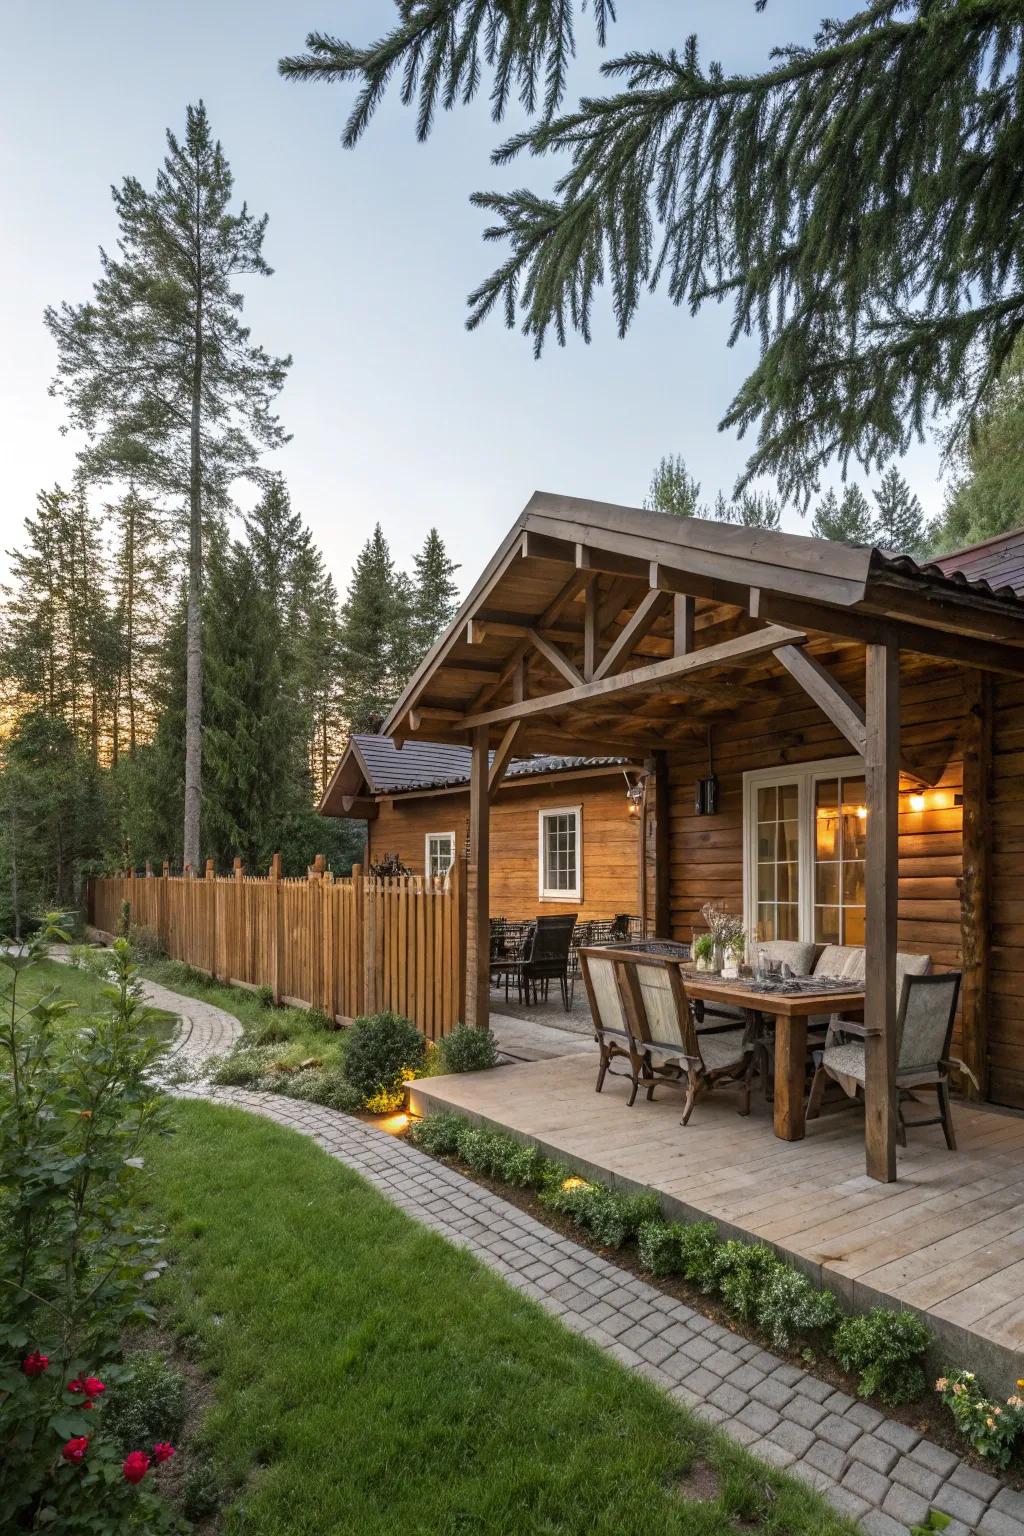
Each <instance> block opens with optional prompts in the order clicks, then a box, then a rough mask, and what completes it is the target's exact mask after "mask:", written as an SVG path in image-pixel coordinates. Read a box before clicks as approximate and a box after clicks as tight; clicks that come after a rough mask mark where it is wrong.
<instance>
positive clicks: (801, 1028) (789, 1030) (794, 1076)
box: [682, 966, 864, 1141]
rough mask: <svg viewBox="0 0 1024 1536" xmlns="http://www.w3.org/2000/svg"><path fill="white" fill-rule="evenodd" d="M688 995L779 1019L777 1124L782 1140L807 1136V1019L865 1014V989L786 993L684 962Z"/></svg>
mask: <svg viewBox="0 0 1024 1536" xmlns="http://www.w3.org/2000/svg"><path fill="white" fill-rule="evenodd" d="M682 970H683V984H684V987H685V989H686V993H687V996H688V997H691V998H693V999H695V1000H697V999H699V1000H700V1001H701V1002H705V1003H708V1002H717V1003H727V1004H728V1005H729V1006H730V1007H733V1008H741V1009H742V1010H743V1012H744V1013H745V1014H747V1015H748V1016H750V1015H754V1014H760V1015H762V1016H763V1017H767V1018H772V1019H774V1020H775V1101H774V1105H773V1109H772V1114H773V1121H774V1129H775V1134H776V1136H778V1137H779V1139H780V1140H781V1141H802V1140H803V1139H804V1135H805V1124H804V1110H805V1076H806V1068H807V1020H808V1019H809V1018H812V1017H813V1016H814V1015H815V1014H831V1013H841V1014H843V1015H844V1016H846V1017H862V1016H863V1013H864V989H863V987H861V988H859V989H858V988H854V989H850V990H846V989H844V988H842V987H836V986H833V987H828V988H826V987H824V986H822V987H821V988H820V989H818V990H815V991H810V990H804V988H803V987H801V988H800V990H799V991H793V992H783V991H779V990H777V989H776V988H771V987H767V988H766V987H759V986H758V984H757V982H756V981H744V980H742V979H741V980H739V981H723V980H722V978H721V977H720V976H704V975H701V974H700V973H699V972H696V971H691V970H690V969H689V968H688V967H686V966H684V967H682Z"/></svg>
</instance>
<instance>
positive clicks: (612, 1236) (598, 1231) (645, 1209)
mask: <svg viewBox="0 0 1024 1536" xmlns="http://www.w3.org/2000/svg"><path fill="white" fill-rule="evenodd" d="M540 1198H541V1201H542V1202H543V1204H544V1205H546V1206H547V1207H548V1208H549V1209H550V1210H553V1211H557V1212H558V1213H559V1214H560V1215H562V1216H568V1217H569V1219H570V1220H571V1221H574V1222H575V1223H576V1225H577V1226H579V1227H582V1228H583V1230H584V1231H585V1232H589V1233H590V1235H591V1236H592V1237H593V1238H594V1239H595V1241H596V1242H598V1243H600V1244H601V1246H602V1247H604V1248H621V1247H622V1246H623V1244H624V1243H626V1242H628V1241H629V1239H630V1238H631V1237H635V1236H636V1235H637V1233H638V1232H639V1230H640V1228H641V1227H642V1226H644V1224H645V1223H646V1222H650V1221H654V1220H656V1219H657V1217H658V1216H659V1215H660V1213H661V1209H660V1206H659V1204H658V1197H657V1195H653V1194H643V1195H624V1194H620V1193H619V1192H618V1190H614V1189H606V1188H605V1186H604V1185H603V1184H591V1183H589V1182H588V1181H587V1180H586V1179H580V1178H577V1177H576V1176H575V1175H571V1174H570V1175H569V1176H568V1177H567V1178H564V1179H562V1180H561V1182H555V1181H554V1180H552V1182H550V1183H549V1184H547V1185H546V1187H545V1188H544V1189H542V1191H541V1195H540Z"/></svg>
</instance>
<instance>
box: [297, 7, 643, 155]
mask: <svg viewBox="0 0 1024 1536" xmlns="http://www.w3.org/2000/svg"><path fill="white" fill-rule="evenodd" d="M396 9H397V11H398V23H397V25H396V26H395V27H394V28H393V30H392V31H391V32H389V33H387V35H386V36H384V37H382V38H379V39H378V41H377V42H375V43H371V44H370V45H369V47H363V48H360V47H358V46H356V45H354V44H352V43H345V42H342V41H341V40H340V38H336V37H331V36H329V35H328V34H327V33H324V32H311V33H310V34H309V36H308V37H307V38H306V48H307V50H308V51H307V52H306V53H304V54H297V55H294V56H292V57H290V58H285V59H282V60H281V62H280V64H279V65H278V68H279V69H280V71H281V74H282V75H284V76H285V77H286V78H288V79H293V80H321V81H330V82H332V83H335V82H338V81H349V80H353V81H357V82H360V83H361V90H360V92H359V95H358V96H357V98H356V101H355V105H354V106H353V108H352V111H351V113H350V114H349V118H348V122H347V123H346V125H345V132H344V134H343V136H342V143H343V144H344V145H345V147H346V148H347V149H351V148H352V146H353V145H355V144H357V143H358V142H359V140H360V138H361V137H362V135H363V134H364V132H365V131H366V129H367V127H368V126H369V123H370V119H371V118H372V116H373V114H374V112H375V111H376V109H377V107H378V106H379V105H380V103H381V100H382V99H383V97H384V94H385V92H386V91H387V88H388V85H389V84H390V82H391V80H392V77H393V76H395V75H399V76H400V78H401V86H400V91H401V98H402V103H403V105H404V106H411V105H413V104H415V107H416V137H417V138H418V139H420V140H421V141H422V140H424V139H426V138H427V136H428V135H429V133H430V130H431V128H432V127H433V125H434V119H435V117H436V115H437V109H438V107H439V106H441V107H443V108H444V110H445V111H451V109H452V108H453V107H455V106H458V105H463V106H465V105H467V104H468V103H469V102H470V101H472V100H473V98H474V97H475V96H476V94H477V91H478V90H479V88H480V83H481V79H482V77H483V72H484V68H485V67H486V68H488V69H490V70H491V71H492V75H493V80H492V85H491V111H492V114H493V116H494V120H495V121H496V122H497V121H499V120H500V119H501V118H502V117H503V116H504V114H505V110H506V108H507V107H508V104H509V102H510V100H511V99H512V95H513V92H514V93H515V96H516V99H517V100H518V101H519V102H520V104H521V105H522V106H523V107H525V109H526V111H527V112H529V113H530V114H531V115H532V114H534V113H536V112H538V111H540V112H543V114H544V116H545V118H550V117H551V116H552V115H553V113H554V112H555V110H556V109H557V107H558V106H559V104H560V103H561V101H562V98H563V96H564V94H565V87H566V81H567V77H568V70H569V65H570V63H571V62H572V59H573V57H574V55H575V52H576V15H577V12H579V13H580V14H582V13H583V12H585V11H587V9H588V0H396ZM589 10H590V13H591V16H592V19H593V23H594V27H595V31H596V33H597V40H598V42H599V43H600V45H601V46H602V47H603V46H604V44H605V39H606V35H607V28H608V23H609V22H610V21H614V20H615V5H614V0H590V3H589Z"/></svg>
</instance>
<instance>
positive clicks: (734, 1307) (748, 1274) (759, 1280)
mask: <svg viewBox="0 0 1024 1536" xmlns="http://www.w3.org/2000/svg"><path fill="white" fill-rule="evenodd" d="M781 1263H782V1261H781V1260H780V1259H777V1258H776V1256H775V1254H774V1253H773V1252H772V1250H771V1249H770V1248H769V1247H767V1245H766V1244H764V1243H742V1242H739V1241H738V1240H737V1239H736V1238H730V1239H729V1241H728V1242H725V1243H721V1244H720V1245H719V1248H718V1255H717V1257H716V1260H715V1274H716V1279H717V1290H718V1292H719V1295H720V1296H721V1298H722V1300H723V1301H724V1302H725V1305H726V1306H727V1307H728V1308H729V1311H730V1312H735V1314H736V1316H737V1317H742V1318H743V1320H744V1322H748V1323H750V1322H753V1321H754V1320H755V1318H756V1316H757V1306H758V1302H759V1300H760V1296H761V1292H762V1290H763V1288H764V1286H765V1285H766V1283H767V1281H768V1279H769V1277H770V1276H771V1275H772V1273H773V1272H774V1270H775V1269H777V1268H778V1267H779V1266H780V1265H781ZM785 1267H787V1268H788V1266H785Z"/></svg>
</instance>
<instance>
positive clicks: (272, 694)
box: [204, 543, 312, 868]
mask: <svg viewBox="0 0 1024 1536" xmlns="http://www.w3.org/2000/svg"><path fill="white" fill-rule="evenodd" d="M209 593H210V601H209V604H208V605H207V621H206V680H205V681H206V696H207V705H206V728H205V734H206V780H205V792H204V818H205V827H206V833H205V837H206V844H205V846H206V850H207V851H208V853H209V854H211V855H212V856H213V858H214V859H215V860H216V862H217V863H218V864H219V865H220V866H221V867H224V866H225V865H229V864H230V862H231V860H232V859H233V858H234V857H235V856H236V855H240V856H241V857H242V858H243V859H244V860H245V862H246V864H248V865H249V867H250V868H262V867H263V866H264V865H265V864H266V863H267V862H268V861H269V859H270V856H271V855H272V854H273V853H274V852H275V851H276V850H277V849H279V848H281V847H283V846H285V845H286V841H287V839H286V829H287V826H288V824H289V822H290V821H291V820H293V819H294V818H295V817H297V816H299V815H301V814H302V813H303V812H306V811H309V810H311V808H312V791H311V786H310V784H309V781H308V778H307V775H306V736H305V722H304V720H303V716H302V708H301V700H300V698H299V689H298V679H297V678H296V677H295V674H294V669H293V668H291V667H290V666H289V654H288V643H287V634H286V632H287V616H286V613H285V611H284V610H283V609H282V607H281V604H280V601H279V594H278V592H277V590H276V589H275V588H274V587H273V586H270V585H268V584H267V583H265V582H264V581H263V580H262V579H261V574H260V569H259V565H258V562H257V559H256V557H255V554H254V552H253V550H252V549H251V548H248V547H246V546H245V545H242V544H239V543H234V544H232V545H231V546H230V547H229V548H228V549H226V550H225V551H224V552H223V553H217V554H216V555H215V556H214V558H213V559H212V560H211V562H210V583H209Z"/></svg>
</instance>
